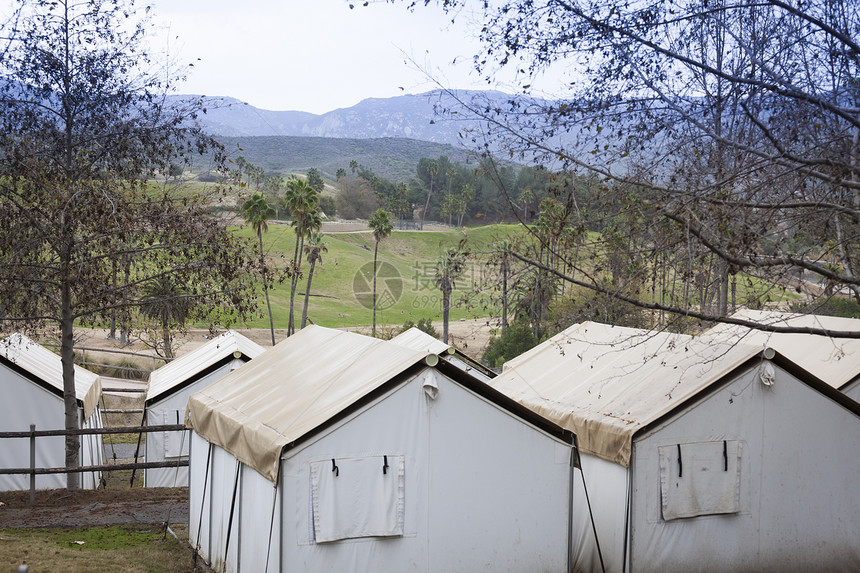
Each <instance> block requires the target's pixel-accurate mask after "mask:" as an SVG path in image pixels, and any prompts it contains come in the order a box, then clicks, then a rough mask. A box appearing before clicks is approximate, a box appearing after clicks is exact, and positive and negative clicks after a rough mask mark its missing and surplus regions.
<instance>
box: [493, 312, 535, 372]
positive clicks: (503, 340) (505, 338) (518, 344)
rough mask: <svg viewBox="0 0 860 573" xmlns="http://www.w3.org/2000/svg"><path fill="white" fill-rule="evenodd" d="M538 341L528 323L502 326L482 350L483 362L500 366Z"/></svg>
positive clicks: (494, 366) (532, 346) (495, 366)
mask: <svg viewBox="0 0 860 573" xmlns="http://www.w3.org/2000/svg"><path fill="white" fill-rule="evenodd" d="M538 342H539V341H538V339H537V337H536V336H535V333H534V331H533V330H532V328H531V327H530V326H529V325H528V324H526V323H525V322H516V323H513V324H511V325H509V326H507V327H506V328H504V329H503V330H502V333H501V334H500V335H499V336H494V337H493V338H491V339H490V342H489V343H488V344H487V349H486V350H485V351H484V362H485V363H486V364H488V365H489V366H490V367H492V368H501V367H502V364H504V363H505V362H507V361H508V360H510V359H511V358H516V357H517V356H519V355H520V354H522V353H523V352H525V351H527V350H530V349H532V348H534V347H535V346H537V343H538Z"/></svg>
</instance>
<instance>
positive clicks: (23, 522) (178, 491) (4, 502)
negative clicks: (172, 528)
mask: <svg viewBox="0 0 860 573" xmlns="http://www.w3.org/2000/svg"><path fill="white" fill-rule="evenodd" d="M163 523H168V524H171V523H188V488H134V489H128V488H116V489H106V490H96V491H92V490H79V491H74V492H70V491H66V490H62V489H60V490H43V491H37V492H36V503H35V505H32V506H31V505H30V492H29V491H22V492H19V491H16V492H2V493H0V529H29V528H37V527H101V526H106V525H161V524H163Z"/></svg>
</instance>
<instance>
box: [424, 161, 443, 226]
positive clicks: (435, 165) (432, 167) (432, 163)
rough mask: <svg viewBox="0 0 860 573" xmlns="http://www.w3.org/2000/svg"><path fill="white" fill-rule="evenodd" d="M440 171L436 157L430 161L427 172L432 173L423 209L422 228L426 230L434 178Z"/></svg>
mask: <svg viewBox="0 0 860 573" xmlns="http://www.w3.org/2000/svg"><path fill="white" fill-rule="evenodd" d="M438 172H439V164H438V163H437V162H436V160H435V159H431V160H430V161H429V162H428V167H427V173H429V175H430V189H429V190H428V191H427V201H425V202H424V210H423V211H421V230H422V231H423V230H424V218H425V217H427V209H429V208H430V196H431V195H432V194H433V179H434V178H435V177H436V174H437V173H438Z"/></svg>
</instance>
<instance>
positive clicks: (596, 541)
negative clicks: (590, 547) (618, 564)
mask: <svg viewBox="0 0 860 573" xmlns="http://www.w3.org/2000/svg"><path fill="white" fill-rule="evenodd" d="M576 456H577V457H579V452H577V453H576ZM579 475H580V477H582V490H583V491H584V492H585V503H586V505H588V517H589V518H590V519H591V531H592V532H594V545H595V546H596V547H597V557H599V558H600V570H601V571H603V573H606V566H605V565H604V564H603V552H602V551H601V550H600V539H598V538H597V526H596V525H595V524H594V513H593V512H592V511H591V500H590V499H588V487H586V485H585V472H584V471H582V463H580V464H579Z"/></svg>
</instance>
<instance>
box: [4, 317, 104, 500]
mask: <svg viewBox="0 0 860 573" xmlns="http://www.w3.org/2000/svg"><path fill="white" fill-rule="evenodd" d="M101 394H102V385H101V378H100V377H99V376H98V375H97V374H94V373H92V372H90V371H89V370H85V369H84V368H81V367H79V366H75V397H76V398H77V402H78V424H79V427H81V428H87V429H93V428H101V427H102V419H101V410H100V408H99V401H100V400H101ZM0 395H2V396H3V400H2V403H0V431H4V432H23V431H28V430H29V429H30V424H35V426H36V430H62V429H64V427H65V422H64V420H65V406H64V403H63V368H62V362H61V360H60V357H59V356H58V355H56V354H54V353H53V352H51V351H50V350H48V349H47V348H45V347H43V346H40V345H39V344H37V343H35V342H33V341H32V340H30V339H29V338H27V337H26V336H24V335H22V334H17V333H16V334H13V335H12V336H9V337H8V338H6V339H4V340H3V341H2V342H0ZM79 460H80V464H81V466H95V465H101V464H102V461H103V452H102V436H101V435H84V436H81V438H80V457H79ZM0 465H2V467H4V468H27V467H30V444H29V440H27V439H22V438H9V439H5V440H3V444H2V447H0ZM65 465H66V453H65V438H64V437H63V436H57V437H53V436H51V437H41V438H36V467H37V468H62V467H65ZM80 475H81V487H82V488H84V489H95V488H97V487H98V485H99V482H100V480H101V472H83V473H81V474H80ZM64 487H66V474H50V475H38V476H36V488H37V489H57V488H64ZM29 488H30V476H28V475H0V491H10V490H27V489H29Z"/></svg>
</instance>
